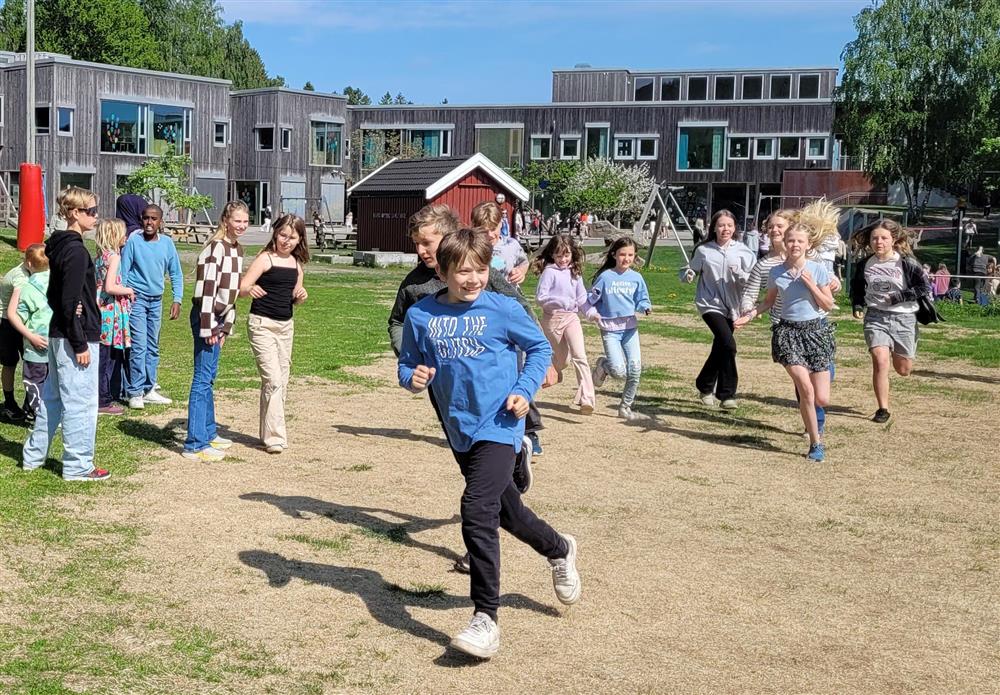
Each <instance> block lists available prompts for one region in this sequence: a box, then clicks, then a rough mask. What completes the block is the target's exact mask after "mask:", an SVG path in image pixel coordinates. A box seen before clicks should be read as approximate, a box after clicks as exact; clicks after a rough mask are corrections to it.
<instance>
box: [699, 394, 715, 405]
mask: <svg viewBox="0 0 1000 695" xmlns="http://www.w3.org/2000/svg"><path fill="white" fill-rule="evenodd" d="M698 398H700V399H701V402H702V403H704V404H705V405H707V406H713V405H715V396H713V395H712V394H710V393H699V394H698Z"/></svg>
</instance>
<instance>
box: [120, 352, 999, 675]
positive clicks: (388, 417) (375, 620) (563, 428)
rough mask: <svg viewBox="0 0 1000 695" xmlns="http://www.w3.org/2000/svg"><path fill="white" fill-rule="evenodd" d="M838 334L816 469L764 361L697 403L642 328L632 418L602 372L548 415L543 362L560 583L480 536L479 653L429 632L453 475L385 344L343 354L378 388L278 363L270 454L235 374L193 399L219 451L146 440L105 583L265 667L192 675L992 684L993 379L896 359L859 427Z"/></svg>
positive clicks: (538, 504) (177, 416) (856, 377)
mask: <svg viewBox="0 0 1000 695" xmlns="http://www.w3.org/2000/svg"><path fill="white" fill-rule="evenodd" d="M588 347H589V348H590V349H591V355H592V356H596V355H597V354H599V352H598V350H599V347H598V343H597V341H595V340H590V341H589V344H588ZM845 352H846V354H845V355H844V356H845V357H847V358H851V359H852V360H854V361H855V362H856V363H858V364H860V365H861V366H858V367H847V368H843V369H841V370H840V371H838V375H837V381H836V384H835V387H834V402H835V404H836V405H835V407H834V408H833V409H832V411H831V414H830V416H829V420H828V423H829V424H828V426H829V435H828V438H827V443H828V452H829V462H828V463H827V464H824V465H814V464H808V463H807V462H806V461H805V459H804V458H803V456H802V455H803V453H804V452H805V450H806V448H807V446H806V440H805V439H804V438H803V437H802V435H801V431H802V424H801V421H800V420H799V417H798V415H797V412H796V411H795V410H793V409H792V406H793V405H794V401H792V400H791V398H792V395H791V390H790V386H789V383H788V380H787V378H786V377H785V376H784V374H783V372H782V371H781V370H780V369H779V368H778V367H777V366H775V365H773V364H771V363H770V362H769V360H767V359H763V358H760V359H748V358H745V357H744V358H741V377H742V381H741V386H740V390H741V394H742V402H743V403H744V406H743V407H742V408H741V410H740V411H738V412H737V413H736V414H735V415H729V414H723V413H720V412H719V411H718V410H710V409H706V408H703V407H702V406H700V404H698V403H697V402H696V400H695V398H694V395H695V393H694V388H693V379H694V375H695V374H696V372H697V370H698V368H699V367H700V364H701V361H702V360H703V359H704V356H705V354H706V353H707V347H704V346H701V345H692V344H691V343H685V342H680V341H675V340H669V339H658V338H648V339H647V338H646V337H644V338H643V356H644V361H645V363H646V365H647V366H648V367H650V368H651V370H650V374H651V375H652V376H655V377H656V379H655V383H654V379H653V378H650V379H647V382H646V383H644V384H643V386H642V387H641V388H640V393H641V395H642V398H641V400H640V401H639V403H638V404H637V409H639V410H641V411H643V412H645V413H646V414H647V415H649V416H650V418H649V419H647V420H645V421H643V422H641V423H637V424H635V425H634V426H630V425H626V424H625V423H623V422H622V421H620V420H618V419H617V418H615V417H614V412H615V411H614V407H615V405H616V400H615V398H614V396H615V395H616V394H614V392H613V391H612V390H610V389H613V388H614V384H613V382H610V381H609V382H608V385H607V386H608V388H607V389H604V390H602V391H601V393H600V394H599V404H598V409H597V412H596V414H594V415H593V416H590V417H585V416H581V415H579V414H578V413H577V412H575V410H574V409H573V408H572V407H570V404H571V402H572V392H573V384H572V383H571V382H572V381H573V379H572V375H571V374H570V373H569V372H567V377H568V379H567V381H566V382H564V383H563V384H561V385H559V386H557V387H555V388H553V389H551V390H548V391H546V392H544V393H543V394H542V396H541V397H540V398H539V407H540V408H541V412H542V414H543V416H544V418H545V422H546V426H547V428H546V430H545V432H544V433H543V443H544V445H545V454H544V455H543V456H542V457H540V458H539V459H537V460H536V464H537V465H536V469H535V470H536V482H535V486H534V488H533V489H532V490H531V492H530V493H529V494H528V496H527V498H526V502H528V503H529V505H530V506H531V507H532V508H534V509H535V510H536V511H537V512H538V513H539V514H541V515H543V516H544V517H545V518H546V519H547V520H549V521H550V522H551V523H552V524H553V525H555V526H556V527H557V528H559V529H561V530H565V531H567V532H571V533H573V534H575V535H576V536H577V538H578V540H579V543H580V569H581V573H582V576H583V582H584V594H583V599H582V601H581V603H579V604H578V605H576V606H574V607H572V608H569V609H566V608H563V607H561V606H560V605H559V604H558V602H557V601H556V600H555V597H554V595H553V593H552V588H551V580H550V575H549V572H548V569H547V565H546V563H545V562H544V560H542V559H540V558H538V557H537V556H535V555H534V554H533V553H532V551H531V550H530V549H529V548H527V547H525V546H522V545H520V544H518V543H517V542H516V541H514V540H513V539H511V538H510V537H509V536H505V537H504V538H503V541H502V547H503V551H502V552H503V556H502V563H503V595H504V598H503V607H502V609H501V621H500V624H501V626H502V630H503V647H502V650H501V654H500V656H499V657H498V658H496V659H494V660H493V661H491V662H489V663H485V664H480V665H470V663H469V662H467V661H465V660H463V659H461V658H456V657H454V656H453V655H451V654H450V653H449V654H446V653H445V650H444V644H445V643H446V642H447V639H448V638H449V636H450V635H452V634H453V633H454V632H455V631H456V630H458V629H459V628H460V627H462V626H464V624H465V622H466V621H467V619H468V617H469V614H470V607H471V604H470V603H469V601H468V579H467V578H466V577H465V576H463V575H459V574H456V573H454V572H452V571H451V565H452V562H453V560H454V559H455V557H457V555H458V554H459V553H460V552H461V551H462V544H461V537H460V530H459V525H458V518H457V516H455V514H456V512H457V508H458V498H459V496H460V493H461V487H462V483H461V478H460V476H459V473H458V470H457V467H456V465H455V463H454V461H453V459H452V458H451V454H450V452H449V451H448V450H447V449H446V448H444V446H443V442H442V438H441V433H440V428H439V426H438V424H437V422H436V420H435V419H434V416H433V413H432V410H431V408H430V406H429V404H428V403H427V400H426V397H425V396H414V395H410V394H407V393H405V392H403V391H402V390H400V389H398V388H394V387H392V385H391V382H392V373H393V371H394V365H393V363H392V362H391V361H390V360H388V359H384V360H381V361H379V362H378V363H376V364H375V365H372V366H370V367H365V368H361V369H358V370H354V371H357V372H358V373H359V374H362V375H364V376H370V377H375V378H377V379H378V380H380V383H382V384H384V385H377V386H374V387H372V388H369V389H363V388H350V389H345V388H344V387H342V386H337V385H333V384H327V383H323V382H320V381H318V380H316V379H310V380H299V381H296V382H295V383H294V385H293V387H292V390H291V395H290V398H289V411H290V421H289V430H290V445H291V448H290V449H289V450H288V451H287V452H286V453H285V454H283V455H280V456H268V455H267V454H265V453H264V452H263V451H261V450H259V449H258V448H256V444H255V436H254V435H255V432H256V429H257V406H256V399H255V397H253V396H252V395H250V394H240V395H239V396H232V397H223V398H221V399H220V400H219V403H218V405H217V412H218V414H219V419H220V421H221V422H224V423H226V424H227V425H228V426H229V430H228V431H227V432H225V433H224V434H225V435H226V436H231V437H232V438H233V439H235V440H236V442H237V443H236V445H235V446H234V447H233V449H232V456H231V457H230V458H229V459H227V461H225V462H223V463H220V464H217V465H204V464H196V463H193V462H191V461H187V460H185V459H182V458H181V457H180V456H179V455H178V454H177V452H176V451H162V452H160V453H161V454H162V455H163V458H162V460H158V461H155V462H153V463H151V464H150V465H148V466H146V467H145V468H144V470H143V471H142V472H141V473H140V474H139V475H137V476H136V477H135V478H133V479H132V481H133V482H136V483H138V485H139V490H138V492H135V493H130V494H129V495H127V496H123V497H122V498H121V499H120V501H119V502H118V506H117V507H115V508H113V509H110V510H108V511H107V512H106V513H107V514H108V515H109V516H111V517H119V518H128V519H129V520H131V521H133V522H136V523H138V524H140V525H141V527H143V528H144V529H145V530H146V534H145V535H144V536H143V538H142V540H141V549H142V554H143V556H144V557H143V560H144V562H143V563H142V570H141V571H139V572H137V573H136V574H134V575H133V576H131V577H130V578H129V580H128V585H130V586H131V587H132V588H134V589H137V590H142V591H146V592H148V591H153V592H154V593H155V594H157V595H159V596H162V597H163V601H162V602H161V604H160V605H159V606H158V607H156V608H153V609H151V610H152V613H153V615H154V617H155V614H156V613H157V612H162V613H169V614H170V615H171V617H172V618H177V617H178V616H181V617H187V618H188V619H189V620H190V621H191V622H192V623H194V624H198V625H200V626H203V627H205V628H207V629H210V630H213V631H215V632H217V633H218V634H221V635H226V636H227V638H233V639H239V640H244V641H246V642H247V643H250V644H259V645H261V646H262V647H263V649H265V650H266V652H267V653H269V654H271V655H273V658H274V660H275V662H276V663H277V665H278V666H279V667H280V668H281V669H283V670H284V671H283V672H278V673H276V674H271V675H267V676H266V677H261V679H260V680H259V681H258V680H250V681H245V682H243V684H242V685H240V686H237V684H236V682H235V681H234V683H232V684H224V685H223V684H220V686H219V687H218V688H216V687H213V690H212V692H219V691H220V689H219V688H222V687H226V686H231V687H232V689H233V690H232V691H239V690H241V689H242V690H243V691H244V692H248V691H254V690H256V691H259V690H261V689H262V688H261V686H262V685H265V684H266V685H268V686H270V687H273V688H275V689H276V691H277V692H288V691H290V690H291V688H292V685H293V684H296V683H299V684H300V683H302V682H303V681H304V680H310V679H311V680H310V682H312V683H315V688H316V691H317V692H318V691H323V692H357V691H372V692H384V693H427V692H435V693H453V692H454V693H459V692H469V691H477V690H478V691H485V692H491V693H521V692H547V691H552V692H564V693H594V692H622V693H661V692H748V691H752V692H782V693H784V692H827V693H840V692H886V693H895V692H986V691H993V690H995V688H996V683H997V682H998V678H1000V670H998V661H997V655H996V645H997V643H998V621H997V616H996V601H997V598H998V582H997V569H996V568H997V559H998V554H1000V522H998V521H997V516H996V509H997V507H996V504H997V500H998V491H1000V486H998V484H997V483H998V480H997V470H998V466H997V459H996V455H995V450H994V449H993V448H992V446H990V445H989V441H988V438H987V437H984V436H983V435H982V431H981V430H980V429H978V427H979V425H980V424H981V423H982V422H983V415H984V414H985V413H988V412H995V411H996V406H997V399H996V397H995V396H994V392H995V391H996V385H995V384H993V383H991V382H990V381H989V379H993V378H995V376H996V375H995V373H993V372H989V371H987V370H981V369H980V370H977V369H975V368H971V367H966V366H964V365H958V364H957V363H955V362H935V361H933V360H931V359H924V358H921V359H920V362H919V368H920V370H921V371H920V373H919V375H917V376H914V377H912V378H911V379H910V380H909V382H907V386H906V387H901V388H899V389H896V390H895V391H894V395H893V412H894V413H895V414H896V418H895V419H894V420H893V421H892V422H891V424H890V425H889V426H878V425H874V424H873V423H871V422H870V421H869V420H868V418H869V417H870V414H871V411H873V410H874V407H875V406H874V402H873V398H872V396H871V393H870V386H869V378H870V377H869V371H868V368H867V366H865V364H864V362H863V358H864V354H863V352H861V351H860V350H859V349H857V348H848V349H847V350H846V351H845ZM761 357H763V356H761ZM224 368H225V365H223V369H224ZM657 368H659V371H657ZM956 374H960V375H962V376H961V377H956V376H955V375H956ZM949 375H951V376H949ZM978 379H981V380H978ZM894 383H898V382H894ZM970 392H971V393H974V394H977V395H975V396H974V397H973V400H974V402H969V401H966V402H962V401H961V399H960V398H959V397H958V396H956V395H955V394H956V393H959V394H961V393H970ZM345 394H346V395H345ZM182 418H183V414H182V413H181V411H180V410H175V411H173V413H172V417H170V416H164V417H163V418H161V420H160V421H159V422H158V423H157V424H159V425H162V426H165V427H172V428H178V429H179V428H182V427H183V420H182ZM247 682H249V683H251V684H253V685H251V686H250V687H249V690H247V689H246V683H247ZM206 692H207V691H206Z"/></svg>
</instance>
